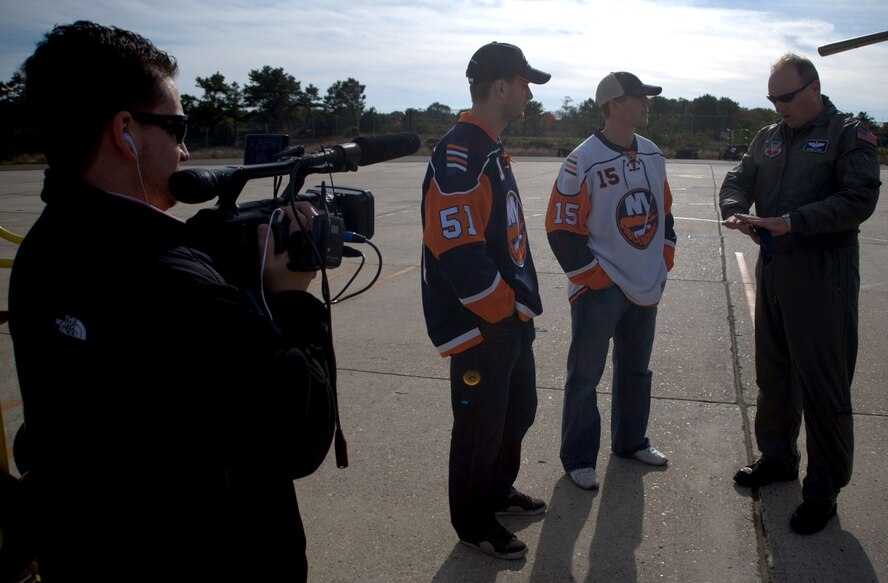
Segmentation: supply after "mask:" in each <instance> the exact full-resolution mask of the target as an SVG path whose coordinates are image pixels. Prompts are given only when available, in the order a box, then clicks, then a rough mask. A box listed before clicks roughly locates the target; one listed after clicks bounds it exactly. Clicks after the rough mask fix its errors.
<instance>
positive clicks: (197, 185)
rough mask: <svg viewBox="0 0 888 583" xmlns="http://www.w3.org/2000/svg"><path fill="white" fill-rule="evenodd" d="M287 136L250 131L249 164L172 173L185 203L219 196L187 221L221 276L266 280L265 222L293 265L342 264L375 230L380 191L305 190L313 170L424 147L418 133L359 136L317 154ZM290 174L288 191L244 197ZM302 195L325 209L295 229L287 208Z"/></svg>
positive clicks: (347, 168)
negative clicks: (260, 239)
mask: <svg viewBox="0 0 888 583" xmlns="http://www.w3.org/2000/svg"><path fill="white" fill-rule="evenodd" d="M287 141H288V138H287V136H286V135H277V134H271V135H265V134H263V135H251V136H248V137H247V141H246V145H245V148H244V162H245V163H244V165H241V166H224V167H221V168H213V169H188V170H180V171H178V172H174V173H173V174H172V176H170V179H169V186H170V192H171V193H172V195H173V197H174V198H175V199H176V200H178V201H180V202H184V203H189V204H198V203H203V202H207V201H209V200H212V199H213V198H218V201H217V203H216V204H215V205H214V206H213V207H212V208H206V209H202V210H200V211H198V212H197V213H196V214H195V215H194V216H193V217H192V218H190V219H189V220H188V221H187V225H188V227H189V230H190V232H191V236H192V238H193V241H194V245H195V247H197V248H199V249H201V250H203V251H205V252H207V253H208V254H209V255H211V256H212V257H213V258H214V260H215V261H216V262H217V265H218V268H219V270H220V272H221V273H222V275H223V276H225V277H226V279H228V280H229V281H230V282H231V283H233V284H235V285H238V286H239V287H241V288H250V287H255V286H257V285H258V282H259V281H260V271H259V270H260V249H259V245H258V243H257V235H256V230H257V227H258V225H260V224H268V225H269V226H270V228H271V232H272V234H273V236H274V241H275V252H276V253H280V252H282V251H283V250H284V249H286V250H287V251H288V253H289V256H290V263H289V267H290V269H292V270H294V271H315V270H318V269H322V268H335V267H338V266H339V265H340V263H341V261H342V257H343V254H344V253H345V254H346V255H348V254H349V253H348V248H347V247H345V245H344V244H345V243H348V242H356V243H360V242H366V241H368V240H369V239H371V238H372V237H373V232H374V207H373V194H372V193H371V192H370V191H369V190H360V189H356V188H347V187H338V186H337V187H330V188H328V187H327V186H326V184H325V183H322V184H321V185H320V186H316V187H314V188H310V189H308V190H307V191H306V192H304V193H301V194H300V193H299V190H300V189H301V188H302V186H303V185H304V183H305V177H306V176H307V175H309V174H321V173H322V174H326V173H332V172H353V171H356V170H357V169H358V167H359V166H367V165H369V164H375V163H377V162H385V161H388V160H393V159H395V158H400V157H402V156H409V155H410V154H413V153H415V152H416V151H417V150H418V149H419V136H418V135H416V134H414V133H404V134H383V135H379V136H368V137H357V138H355V139H354V140H353V141H352V142H348V143H344V144H339V145H337V146H333V147H329V148H322V149H321V150H319V151H317V152H314V153H311V154H305V153H304V152H305V149H304V147H303V146H294V147H286V146H287ZM272 152H274V154H271V153H272ZM269 159H273V160H276V161H268V160H269ZM284 175H289V176H290V182H289V184H288V185H287V187H286V189H285V190H284V193H283V194H282V195H281V196H278V195H277V185H278V182H277V181H276V187H275V193H274V196H273V197H272V198H270V199H265V200H259V201H254V202H248V203H244V204H240V205H239V204H237V199H238V197H239V196H240V193H241V191H242V190H243V188H244V186H245V185H246V183H247V182H248V181H249V180H253V179H255V178H268V177H277V178H279V177H282V176H284ZM299 200H306V201H308V202H310V203H311V204H312V205H313V206H314V207H315V208H316V209H317V210H318V216H316V217H314V220H313V221H312V225H311V228H310V231H306V230H305V229H300V231H297V232H295V233H293V235H290V233H289V224H288V221H287V220H286V218H285V215H284V213H283V212H282V210H283V208H282V207H284V206H286V205H289V204H291V203H292V202H295V201H299ZM306 227H307V226H306ZM355 254H356V255H357V256H360V253H358V252H355Z"/></svg>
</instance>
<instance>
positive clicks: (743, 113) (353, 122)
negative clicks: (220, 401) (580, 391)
mask: <svg viewBox="0 0 888 583" xmlns="http://www.w3.org/2000/svg"><path fill="white" fill-rule="evenodd" d="M248 79H249V81H248V82H247V83H246V84H244V85H243V86H241V85H240V84H238V83H237V82H228V81H226V79H225V76H224V75H222V74H221V73H219V72H216V73H214V74H212V75H210V76H208V77H197V78H196V80H195V83H196V85H197V87H198V88H199V89H200V90H201V91H202V92H203V94H202V95H199V96H198V95H190V94H183V95H182V96H181V100H182V106H183V108H184V110H185V113H186V115H188V117H189V121H188V126H189V129H188V138H187V144H188V147H189V148H190V149H191V150H200V149H209V148H220V147H233V148H242V147H243V141H244V136H246V135H248V134H251V133H285V134H288V135H289V136H290V137H291V143H310V142H318V141H323V140H325V139H327V140H329V139H334V138H340V137H343V136H348V137H353V136H356V135H359V134H381V133H394V132H415V133H417V134H419V135H420V136H422V137H423V138H424V143H426V144H427V145H429V144H434V143H435V142H436V141H437V138H439V137H440V136H441V135H443V134H444V133H445V132H446V131H447V130H448V129H449V128H450V127H451V126H452V125H453V124H454V123H455V122H456V119H457V117H458V115H459V113H460V112H459V111H458V110H453V109H451V108H450V107H449V106H448V105H445V104H442V103H438V102H434V103H432V104H430V105H429V106H428V107H427V108H425V109H418V108H406V109H404V110H403V111H394V112H389V113H381V112H378V111H377V110H376V108H374V107H370V108H367V107H366V96H365V94H364V91H365V89H366V86H365V85H363V84H361V83H360V82H359V81H358V80H357V79H354V78H351V77H349V78H347V79H345V80H340V81H336V82H335V83H333V84H332V85H331V86H330V87H329V88H327V90H326V93H324V94H322V93H321V91H320V89H319V88H318V87H316V86H315V85H312V84H308V85H305V86H304V87H303V83H302V82H301V81H298V80H297V79H296V78H295V77H294V76H293V75H291V74H289V73H287V72H286V71H285V70H284V69H283V68H282V67H276V68H275V67H270V66H268V65H266V66H264V67H262V68H261V69H254V70H251V71H250V72H249V74H248ZM23 89H24V77H23V74H22V73H21V71H18V72H16V73H14V74H13V75H12V77H11V78H10V79H9V81H8V82H0V161H10V160H16V159H19V158H21V157H23V156H34V155H37V154H39V145H38V144H37V143H36V139H35V137H34V133H33V131H32V130H31V129H30V128H29V127H28V126H27V122H26V121H25V119H26V116H25V115H24V104H23V99H22V93H23ZM855 117H857V118H858V119H860V120H861V121H862V122H863V124H864V125H865V126H866V127H867V128H868V129H870V130H871V131H872V132H873V133H875V134H876V135H877V136H888V123H883V124H879V123H877V122H876V120H875V119H873V118H872V117H871V116H869V115H868V114H867V113H866V112H859V113H858V114H857V115H856V116H855ZM777 119H778V116H777V114H776V113H775V112H774V111H773V110H772V109H764V108H754V109H747V108H743V107H740V105H739V104H738V103H737V102H736V101H733V100H731V99H729V98H727V97H720V98H717V97H714V96H712V95H708V94H707V95H703V96H700V97H697V98H694V99H691V100H688V99H684V98H677V99H672V98H664V97H661V96H655V97H652V98H651V107H650V123H649V126H648V127H647V128H646V129H645V130H644V132H643V133H644V135H646V136H647V137H649V138H651V139H652V140H654V141H655V142H656V143H657V144H658V145H659V146H660V147H661V148H662V149H663V150H664V152H666V153H667V155H670V154H672V153H674V152H676V151H678V150H681V149H685V150H702V151H706V150H718V149H720V148H721V147H722V146H723V145H726V144H741V143H748V142H749V140H750V139H751V138H752V137H753V136H754V135H755V133H756V132H757V131H758V129H760V128H761V127H763V126H765V125H768V124H770V123H773V122H775V121H776V120H777ZM603 125H604V118H603V117H602V115H601V111H600V110H599V108H598V105H597V104H596V103H595V100H594V99H592V98H587V99H584V100H582V101H579V102H576V101H575V100H574V99H573V98H571V97H564V99H563V101H562V104H561V107H560V108H559V109H558V110H557V111H546V110H545V109H544V108H543V105H542V104H541V103H540V102H538V101H531V102H530V103H528V105H527V108H526V110H525V116H524V118H523V119H521V120H518V121H517V122H514V123H512V124H510V125H509V127H508V128H507V129H506V131H505V132H504V134H503V139H504V141H507V145H508V140H509V139H510V138H511V139H512V140H513V141H515V142H520V143H523V144H525V145H528V144H529V145H531V146H533V145H536V146H537V148H536V150H538V151H541V152H544V151H547V150H562V149H570V148H571V147H572V146H573V145H575V144H576V143H578V140H580V139H582V138H585V137H586V136H588V135H589V134H590V133H591V132H592V131H594V130H595V129H596V128H599V127H602V126H603ZM883 139H884V138H883ZM552 153H553V154H554V153H555V152H554V151H553V152H552Z"/></svg>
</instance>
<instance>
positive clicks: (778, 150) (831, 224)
mask: <svg viewBox="0 0 888 583" xmlns="http://www.w3.org/2000/svg"><path fill="white" fill-rule="evenodd" d="M822 99H823V103H824V110H823V112H822V113H821V114H820V115H819V116H818V117H817V118H816V119H815V120H814V121H812V122H811V123H810V124H809V125H807V126H805V127H803V128H799V129H795V130H794V129H792V128H790V127H789V126H787V125H786V124H785V123H784V122H783V121H781V122H779V123H776V124H773V125H771V126H768V127H765V128H762V129H761V130H760V131H759V132H758V134H757V135H756V136H755V138H754V139H753V140H752V143H751V144H750V146H749V151H748V152H747V153H746V154H745V155H744V156H743V158H742V159H741V161H740V163H739V164H738V165H737V166H736V167H735V168H734V169H733V170H731V171H730V172H728V174H727V176H726V177H725V181H724V183H723V184H722V187H721V191H720V192H719V205H720V207H721V215H722V218H728V217H730V216H731V215H733V214H734V213H748V212H749V210H750V208H751V207H752V206H753V205H755V213H756V215H758V216H760V217H779V216H782V215H783V214H786V213H788V214H789V216H790V220H791V223H792V232H791V233H789V235H788V236H783V237H777V238H775V240H774V243H775V246H776V248H777V250H778V252H779V251H780V250H782V249H786V250H789V249H794V248H799V247H802V248H804V247H811V246H818V247H821V248H823V247H838V246H845V245H847V244H848V243H849V242H851V243H853V244H855V245H856V238H857V232H858V226H859V225H860V224H861V223H862V222H863V221H865V220H866V219H867V218H869V216H870V215H872V214H873V211H874V210H875V208H876V203H877V202H878V199H879V186H880V184H881V182H880V181H879V157H878V151H877V149H876V145H875V143H874V141H875V139H874V138H873V136H872V134H871V133H869V132H867V131H866V130H865V129H863V127H862V126H861V125H860V122H859V121H857V120H855V119H853V118H850V117H848V116H847V115H846V114H842V113H839V112H838V111H837V110H836V108H835V106H834V105H833V104H832V102H831V101H830V100H829V98H827V97H826V96H825V95H824V96H822Z"/></svg>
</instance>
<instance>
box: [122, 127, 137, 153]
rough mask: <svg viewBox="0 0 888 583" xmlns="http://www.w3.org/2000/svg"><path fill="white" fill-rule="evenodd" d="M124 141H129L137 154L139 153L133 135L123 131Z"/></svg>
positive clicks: (128, 143)
mask: <svg viewBox="0 0 888 583" xmlns="http://www.w3.org/2000/svg"><path fill="white" fill-rule="evenodd" d="M123 141H124V142H126V143H127V145H128V146H129V148H130V150H132V152H133V154H134V155H135V156H138V155H139V152H138V150H136V143H135V142H134V141H133V137H132V136H131V135H129V133H127V132H123Z"/></svg>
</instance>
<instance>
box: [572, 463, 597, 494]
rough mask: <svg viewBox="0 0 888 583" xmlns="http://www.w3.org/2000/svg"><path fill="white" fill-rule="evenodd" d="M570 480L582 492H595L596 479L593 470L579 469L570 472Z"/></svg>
mask: <svg viewBox="0 0 888 583" xmlns="http://www.w3.org/2000/svg"><path fill="white" fill-rule="evenodd" d="M570 479H571V480H573V483H574V484H576V485H577V486H579V487H580V488H582V489H583V490H597V489H598V477H597V476H596V475H595V468H579V469H577V470H571V471H570Z"/></svg>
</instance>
